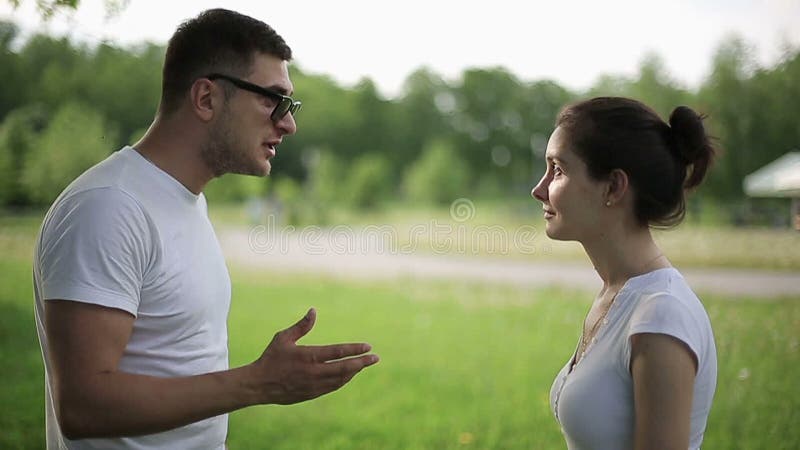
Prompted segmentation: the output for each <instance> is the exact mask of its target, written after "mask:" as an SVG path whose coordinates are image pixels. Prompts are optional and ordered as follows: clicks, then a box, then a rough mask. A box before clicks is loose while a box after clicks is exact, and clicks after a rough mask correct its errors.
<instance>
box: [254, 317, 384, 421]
mask: <svg viewBox="0 0 800 450" xmlns="http://www.w3.org/2000/svg"><path fill="white" fill-rule="evenodd" d="M315 320H316V311H315V310H314V309H313V308H312V309H310V310H309V311H308V313H306V315H305V317H303V318H302V319H300V321H298V322H297V323H296V324H294V325H292V326H291V327H289V328H287V329H285V330H283V331H280V332H278V333H276V334H275V337H273V338H272V342H270V343H269V346H267V349H266V350H264V353H263V354H262V355H261V357H260V358H259V359H258V360H257V361H256V362H254V363H253V367H254V368H255V372H256V376H257V379H256V380H255V387H256V392H257V395H258V397H259V401H258V403H262V404H264V403H272V404H280V405H288V404H292V403H299V402H302V401H306V400H311V399H313V398H316V397H319V396H321V395H325V394H327V393H329V392H333V391H335V390H337V389H339V388H340V387H342V386H344V385H345V384H346V383H347V382H348V381H350V380H351V379H352V378H353V377H354V376H355V375H356V374H357V373H358V372H360V371H361V369H363V368H364V367H367V366H371V365H373V364H375V363H377V362H378V356H377V355H373V354H370V355H364V353H366V352H368V351H370V349H371V348H372V347H370V345H369V344H364V343H360V344H335V345H314V346H304V345H297V341H298V340H299V339H300V338H302V337H303V336H305V335H306V334H308V332H309V331H311V328H313V327H314V322H315ZM359 355H360V356H359Z"/></svg>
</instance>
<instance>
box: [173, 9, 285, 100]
mask: <svg viewBox="0 0 800 450" xmlns="http://www.w3.org/2000/svg"><path fill="white" fill-rule="evenodd" d="M258 53H262V54H268V55H273V56H276V57H278V58H281V59H282V60H284V61H289V60H291V59H292V50H291V49H290V48H289V46H288V45H286V42H285V41H284V40H283V38H282V37H281V36H280V35H278V33H276V32H275V30H274V29H272V27H270V26H269V25H267V24H265V23H264V22H262V21H260V20H257V19H254V18H252V17H248V16H245V15H243V14H239V13H237V12H234V11H229V10H227V9H210V10H207V11H204V12H202V13H200V15H198V16H197V17H195V18H193V19H189V20H187V21H186V22H183V23H182V24H181V25H180V26H179V27H178V29H177V30H176V31H175V33H174V34H173V35H172V37H171V38H170V40H169V43H168V44H167V54H166V57H165V58H164V72H163V82H162V86H161V110H162V112H164V113H170V112H172V111H175V110H176V109H178V106H179V105H180V103H181V100H182V99H183V96H184V95H186V92H187V91H188V90H189V88H190V87H191V86H192V83H194V81H195V80H196V79H198V78H200V77H203V76H206V75H208V74H210V73H214V72H218V73H224V74H228V75H232V76H236V77H245V76H247V75H248V72H249V71H250V70H251V69H252V66H253V62H254V58H255V56H256V55H257V54H258ZM231 90H232V89H231Z"/></svg>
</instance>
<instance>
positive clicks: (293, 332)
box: [282, 308, 317, 343]
mask: <svg viewBox="0 0 800 450" xmlns="http://www.w3.org/2000/svg"><path fill="white" fill-rule="evenodd" d="M316 320H317V311H316V310H315V309H314V308H311V309H309V310H308V312H307V313H306V315H305V316H304V317H303V318H302V319H300V320H298V321H297V323H295V324H294V325H292V326H291V327H289V328H287V329H285V330H283V333H282V334H284V335H285V336H286V338H287V339H288V340H290V341H291V342H292V343H294V342H297V341H298V340H300V338H301V337H303V336H305V335H306V334H308V332H309V331H311V329H312V328H314V322H315V321H316Z"/></svg>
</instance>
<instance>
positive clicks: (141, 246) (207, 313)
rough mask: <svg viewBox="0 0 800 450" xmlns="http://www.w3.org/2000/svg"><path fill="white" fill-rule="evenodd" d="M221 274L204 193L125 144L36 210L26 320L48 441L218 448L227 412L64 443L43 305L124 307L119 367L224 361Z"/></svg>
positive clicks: (139, 369) (167, 367)
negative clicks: (41, 384)
mask: <svg viewBox="0 0 800 450" xmlns="http://www.w3.org/2000/svg"><path fill="white" fill-rule="evenodd" d="M230 291H231V287H230V279H229V277H228V270H227V268H226V266H225V261H224V258H223V256H222V251H221V249H220V247H219V243H218V242H217V238H216V235H215V234H214V229H213V228H212V226H211V223H210V222H209V220H208V212H207V208H206V201H205V197H204V196H203V195H202V194H200V195H195V194H193V193H192V192H191V191H189V190H188V189H186V187H184V186H183V185H182V184H180V183H179V182H178V181H177V180H176V179H174V178H173V177H172V176H170V175H169V174H167V173H166V172H164V171H162V170H161V169H159V168H158V167H156V166H155V165H153V164H152V163H150V162H149V161H147V160H146V159H145V158H144V157H142V156H141V155H140V154H139V153H138V152H136V150H134V149H133V148H131V147H125V148H123V149H122V150H120V151H118V152H115V153H114V154H112V155H111V156H109V157H108V158H107V159H105V160H104V161H102V162H100V163H99V164H97V165H96V166H94V167H92V168H91V169H89V170H87V171H86V172H85V173H84V174H82V175H81V176H80V177H78V178H77V179H76V180H75V181H73V182H72V184H70V185H69V186H68V187H67V188H66V189H65V190H64V192H62V193H61V195H60V196H59V197H58V199H56V201H55V203H54V204H53V206H52V207H51V208H50V210H49V211H48V213H47V215H46V216H45V219H44V223H43V224H42V229H41V231H40V234H39V238H38V240H37V243H36V249H35V255H34V295H35V300H36V327H37V331H38V333H39V341H40V344H41V347H42V355H43V357H44V362H45V378H46V380H45V381H46V413H47V415H46V427H47V448H48V449H65V448H68V449H90V448H92V449H94V448H103V449H142V450H144V449H200V448H202V449H221V448H224V443H225V437H226V434H227V427H228V417H227V415H220V416H217V417H213V418H210V419H207V420H203V421H200V422H196V423H193V424H190V425H187V426H184V427H180V428H176V429H173V430H170V431H166V432H162V433H155V434H149V435H144V436H136V437H130V438H119V439H83V440H68V439H66V438H64V437H63V435H62V434H61V431H60V429H59V427H58V422H57V421H56V416H55V411H54V405H53V397H52V394H53V379H52V376H51V374H52V371H51V368H50V364H49V351H48V345H47V336H46V333H45V328H44V326H43V321H44V302H45V301H47V300H53V299H63V300H72V301H78V302H84V303H93V304H97V305H101V306H105V307H109V308H117V309H121V310H123V311H127V312H129V313H130V314H132V315H133V316H135V320H134V322H133V331H132V333H131V336H130V340H129V342H128V344H127V346H126V347H125V350H124V353H123V355H122V358H121V360H120V362H119V370H120V371H123V372H127V373H134V374H146V375H152V376H158V377H179V376H189V375H197V374H203V373H208V372H215V371H220V370H225V369H227V368H228V330H227V318H228V310H229V307H230V295H231V292H230Z"/></svg>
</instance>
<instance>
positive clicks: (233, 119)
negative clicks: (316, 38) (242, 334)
mask: <svg viewBox="0 0 800 450" xmlns="http://www.w3.org/2000/svg"><path fill="white" fill-rule="evenodd" d="M290 59H291V50H290V49H289V47H288V46H287V45H286V43H285V42H284V40H283V39H282V38H281V37H280V36H279V35H278V34H277V33H275V31H274V30H273V29H272V28H270V27H269V26H268V25H266V24H264V23H263V22H260V21H258V20H255V19H252V18H250V17H247V16H244V15H241V14H238V13H235V12H232V11H227V10H222V9H215V10H209V11H206V12H204V13H202V14H200V15H199V16H198V17H196V18H194V19H191V20H189V21H187V22H185V23H184V24H182V25H181V26H180V27H179V28H178V30H177V31H176V32H175V34H174V35H173V36H172V38H171V39H170V41H169V44H168V47H167V54H166V59H165V62H164V74H163V88H162V98H161V103H160V105H159V109H158V113H157V114H156V118H155V120H154V122H153V124H152V125H151V127H150V129H149V130H148V131H147V133H146V135H145V136H144V137H143V138H142V139H141V140H140V141H139V142H138V143H136V144H135V145H134V146H133V147H125V148H123V149H122V150H120V151H118V152H116V153H114V154H113V155H111V156H110V157H109V158H107V159H106V160H104V161H103V162H101V163H99V164H98V165H96V166H94V167H93V168H91V169H89V170H88V171H86V172H85V173H84V174H83V175H81V176H80V177H79V178H77V179H76V180H75V181H74V182H73V183H72V184H71V185H70V186H68V187H67V188H66V189H65V190H64V192H63V193H62V194H61V195H60V196H59V198H58V199H57V200H56V201H55V203H54V204H53V206H52V207H51V208H50V211H49V212H48V213H47V215H46V217H45V219H44V223H43V225H42V229H41V232H40V235H39V239H38V241H37V245H36V256H35V261H34V291H35V297H36V325H37V330H38V333H39V340H40V343H41V346H42V353H43V357H44V361H45V369H46V403H47V405H46V408H47V445H48V448H70V449H84V448H104V449H116V448H135V449H154V448H164V449H190V448H192V449H194V448H204V449H221V448H224V446H225V438H226V433H227V415H226V413H228V412H230V411H233V410H236V409H239V408H243V407H246V406H250V405H256V404H268V403H272V404H291V403H296V402H301V401H304V400H308V399H312V398H315V397H318V396H320V395H324V394H326V393H328V392H331V391H334V390H336V389H338V388H339V387H341V386H342V385H344V384H345V383H347V382H348V381H349V380H350V379H351V378H352V377H353V376H355V375H356V374H357V373H358V372H359V371H360V370H361V369H362V368H364V367H366V366H369V365H372V364H374V363H376V362H377V361H378V358H377V356H376V355H371V354H365V353H366V352H369V350H370V347H369V345H367V344H339V345H330V346H312V347H306V346H297V345H296V344H295V342H296V341H297V340H298V339H300V338H301V337H302V336H303V335H305V334H306V333H308V331H309V330H311V328H312V327H313V325H314V321H315V311H314V310H313V309H311V310H309V311H308V313H307V314H306V316H305V317H304V318H302V319H301V320H300V321H299V322H297V323H296V324H295V325H293V326H291V327H289V328H287V329H286V330H284V331H281V332H279V333H277V334H276V335H275V337H274V338H273V340H272V342H270V344H269V346H268V347H267V348H266V350H265V351H264V352H263V354H262V355H261V357H260V358H259V359H258V360H256V361H255V362H253V363H252V364H249V365H246V366H243V367H239V368H234V369H229V368H228V350H227V328H226V319H227V315H228V307H229V303H230V280H229V278H228V273H227V269H226V267H225V263H224V260H223V257H222V253H221V251H220V248H219V245H218V242H217V240H216V237H215V235H214V231H213V229H212V227H211V224H210V223H209V221H208V216H207V210H206V202H205V197H204V196H203V195H202V190H203V188H204V187H205V185H206V183H208V182H209V181H210V180H211V179H212V178H214V177H217V176H220V175H222V174H225V173H240V174H248V175H260V176H264V175H267V174H268V173H269V171H270V159H271V158H272V157H273V156H275V152H276V149H277V147H278V145H279V144H280V143H281V140H282V139H283V137H285V136H287V135H290V134H293V133H294V132H295V131H296V124H295V121H294V113H296V112H297V110H298V108H299V106H300V103H299V102H295V101H294V100H292V99H291V98H290V97H288V95H291V94H292V90H293V89H292V83H291V81H290V80H289V73H288V68H287V66H288V61H289V60H290Z"/></svg>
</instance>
